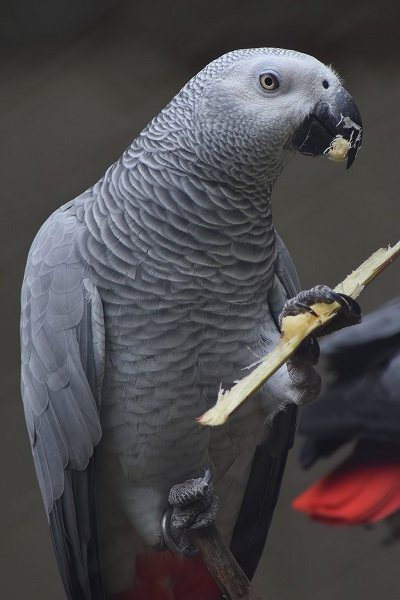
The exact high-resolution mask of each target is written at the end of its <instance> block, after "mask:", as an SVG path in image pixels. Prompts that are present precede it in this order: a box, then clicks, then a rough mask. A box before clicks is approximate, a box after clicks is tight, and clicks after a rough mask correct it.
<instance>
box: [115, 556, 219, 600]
mask: <svg viewBox="0 0 400 600" xmlns="http://www.w3.org/2000/svg"><path fill="white" fill-rule="evenodd" d="M205 598H207V600H220V598H221V591H220V590H219V588H218V586H217V584H216V583H215V581H214V580H213V578H212V577H211V575H210V573H209V572H208V570H207V568H206V566H205V564H204V562H203V560H202V558H200V557H194V558H185V557H184V556H183V555H181V554H173V553H171V552H157V553H152V554H141V555H139V556H138V557H137V559H136V583H135V585H134V586H133V587H132V588H131V589H130V590H127V591H125V592H122V593H120V594H118V595H116V596H114V598H113V600H204V599H205Z"/></svg>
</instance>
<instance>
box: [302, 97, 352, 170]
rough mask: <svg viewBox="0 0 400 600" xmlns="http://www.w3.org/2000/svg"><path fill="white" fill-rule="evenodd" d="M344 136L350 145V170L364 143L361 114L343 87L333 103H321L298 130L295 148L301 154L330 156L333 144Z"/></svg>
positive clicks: (348, 154) (348, 165) (348, 158)
mask: <svg viewBox="0 0 400 600" xmlns="http://www.w3.org/2000/svg"><path fill="white" fill-rule="evenodd" d="M337 136H342V137H343V138H344V139H345V140H347V141H348V142H349V150H348V153H347V168H349V167H351V165H352V164H353V162H354V160H355V159H356V156H357V154H358V151H359V150H360V148H361V141H362V121H361V115H360V111H359V110H358V107H357V105H356V103H355V102H354V100H353V98H352V97H351V96H350V94H349V93H348V92H347V91H346V90H345V89H344V88H343V87H340V88H339V91H338V92H337V94H336V95H335V97H334V99H333V101H332V103H330V104H328V103H325V102H319V103H318V104H317V105H316V106H315V108H314V110H313V111H312V113H311V114H310V115H309V116H308V117H307V118H306V120H305V121H304V122H303V124H302V125H301V126H300V127H299V128H298V129H297V131H296V132H295V134H294V136H293V138H292V146H293V147H294V148H295V149H296V150H298V151H299V152H300V153H301V154H307V155H311V156H321V155H322V154H327V153H328V151H329V149H330V148H331V147H332V142H333V140H334V139H336V138H337Z"/></svg>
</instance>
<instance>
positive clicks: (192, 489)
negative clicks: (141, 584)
mask: <svg viewBox="0 0 400 600" xmlns="http://www.w3.org/2000/svg"><path fill="white" fill-rule="evenodd" d="M168 501H169V504H170V508H169V509H167V510H166V511H165V513H164V515H163V517H162V520H161V534H162V538H163V541H164V543H165V545H166V546H167V547H169V548H171V549H175V550H178V551H179V552H183V554H185V556H194V555H195V554H197V552H198V551H197V549H196V548H195V547H194V546H193V544H192V543H191V540H190V530H191V529H198V528H200V527H208V526H209V525H212V523H214V521H215V519H216V516H217V513H218V506H219V498H218V496H216V495H215V494H214V486H213V484H212V483H211V469H206V472H205V475H204V477H199V478H198V479H188V480H187V481H185V482H183V483H180V484H177V485H174V486H173V487H172V488H171V490H170V492H169V497H168Z"/></svg>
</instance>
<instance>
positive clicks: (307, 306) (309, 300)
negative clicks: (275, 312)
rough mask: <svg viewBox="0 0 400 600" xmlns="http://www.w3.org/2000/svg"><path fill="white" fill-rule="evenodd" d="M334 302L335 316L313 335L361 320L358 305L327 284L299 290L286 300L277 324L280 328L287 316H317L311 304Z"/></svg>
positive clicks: (324, 333) (325, 332)
mask: <svg viewBox="0 0 400 600" xmlns="http://www.w3.org/2000/svg"><path fill="white" fill-rule="evenodd" d="M334 302H336V303H337V304H338V305H339V310H338V313H337V315H336V317H335V318H334V319H332V320H331V321H329V322H328V323H326V324H325V325H322V326H321V327H320V328H319V329H317V330H316V331H315V332H314V333H313V335H314V336H315V337H318V336H320V335H326V334H328V333H333V332H334V331H338V330H339V329H343V328H344V327H349V326H350V325H356V324H357V323H360V322H361V316H362V315H361V308H360V305H359V304H358V302H356V301H355V300H354V299H353V298H351V296H348V295H347V294H342V293H339V292H336V291H334V290H332V289H331V288H330V287H328V286H327V285H317V286H315V287H314V288H312V289H311V290H306V291H303V292H300V293H299V294H298V295H297V296H295V297H294V298H291V299H290V300H288V301H287V302H286V304H285V306H284V307H283V310H282V313H281V315H280V317H279V326H280V328H281V329H282V320H283V319H284V318H285V317H288V316H296V315H299V314H304V313H310V314H312V315H313V316H314V317H318V315H317V313H316V312H315V310H314V309H313V308H312V305H315V304H319V303H324V304H333V303H334Z"/></svg>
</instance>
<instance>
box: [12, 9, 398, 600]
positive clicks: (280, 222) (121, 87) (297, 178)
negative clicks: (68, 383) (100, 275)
mask: <svg viewBox="0 0 400 600" xmlns="http://www.w3.org/2000/svg"><path fill="white" fill-rule="evenodd" d="M399 25H400V3H398V2H389V1H387V0H381V2H379V3H377V2H376V0H375V1H372V0H363V1H358V0H353V1H351V2H349V0H345V1H344V0H336V2H332V3H327V2H321V0H318V1H312V0H303V1H302V2H296V3H292V4H290V3H286V2H276V3H273V2H271V1H270V2H267V1H265V0H263V1H258V0H247V1H246V2H243V1H240V0H230V1H229V2H228V1H227V0H220V1H219V2H216V1H215V0H202V1H201V2H197V1H191V2H188V1H186V2H180V1H173V0H169V1H165V0H147V1H146V2H133V1H132V0H125V1H122V0H121V1H119V0H37V1H36V2H32V1H31V0H2V2H1V5H0V49H1V52H0V83H1V95H0V152H1V159H0V169H1V178H0V181H1V192H2V199H1V205H0V208H1V218H0V225H1V237H0V247H1V253H0V261H1V262H0V265H1V270H2V271H1V281H2V289H3V293H2V295H1V299H2V300H1V301H2V302H3V303H4V305H3V306H2V307H1V310H2V312H1V314H2V315H3V322H2V336H1V340H2V342H1V345H0V349H1V363H0V364H1V371H2V388H3V393H2V401H1V404H0V438H1V448H2V451H1V454H0V460H1V463H0V472H1V485H0V498H1V516H0V555H1V556H0V598H1V599H2V600H22V599H24V598H29V600H63V599H64V594H63V591H62V587H61V584H60V580H59V577H58V572H57V568H56V563H55V559H54V557H53V553H52V548H51V544H50V538H49V534H48V530H47V523H46V519H45V515H44V510H43V508H42V504H41V500H40V497H39V491H38V487H37V484H36V479H35V474H34V470H33V464H32V460H31V456H30V448H29V444H28V438H27V434H26V431H25V424H24V417H23V411H22V406H21V401H20V396H19V333H18V319H19V289H20V282H21V279H22V274H23V268H24V263H25V260H26V255H27V252H28V248H29V245H30V243H31V241H32V238H33V236H34V234H35V233H36V231H37V229H38V228H39V226H40V224H41V223H42V222H43V220H44V219H45V218H46V217H47V216H48V215H49V214H50V213H51V212H52V211H53V210H54V209H56V208H57V207H58V206H60V205H61V204H63V203H64V202H66V201H67V200H69V199H70V198H72V197H74V196H75V195H77V194H79V193H80V192H82V191H83V190H84V189H86V188H87V187H89V186H90V185H91V184H93V183H94V182H95V181H96V180H97V179H98V178H99V177H100V176H101V175H102V174H103V172H104V170H105V169H106V167H108V166H109V165H110V164H111V163H112V162H113V161H114V160H115V159H117V158H118V156H119V155H120V154H121V153H122V151H123V150H124V149H125V148H126V147H127V146H128V145H129V144H130V142H131V141H132V139H133V138H134V137H135V136H136V135H137V133H138V132H139V131H140V130H141V129H142V128H143V127H144V126H145V125H146V124H147V122H148V121H149V120H150V119H151V118H152V117H153V116H154V115H155V114H156V113H157V112H158V111H159V110H160V109H161V108H162V107H163V106H164V105H165V104H166V102H167V101H168V100H169V99H170V98H171V97H172V96H173V95H174V94H175V92H177V91H178V90H179V89H180V87H181V86H182V85H183V84H184V83H185V82H186V81H187V80H188V79H189V78H190V77H191V76H192V75H193V74H194V73H195V72H197V71H198V70H199V69H200V68H201V67H202V66H204V65H205V64H206V63H207V62H209V61H210V60H212V59H213V58H215V57H217V56H218V55H220V54H222V53H224V52H226V51H229V50H232V49H236V48H240V47H255V46H279V47H286V48H294V49H297V50H301V51H303V52H307V53H310V54H313V55H314V56H316V57H317V58H319V59H320V60H322V61H324V62H327V63H331V64H333V66H334V67H335V69H337V70H338V72H339V73H340V74H341V76H342V77H343V78H344V80H345V83H346V87H347V89H348V90H349V91H350V93H351V94H352V95H353V97H354V98H355V100H356V102H357V103H358V105H359V108H360V110H361V113H362V116H363V120H364V125H365V137H364V146H363V149H362V151H361V153H360V155H359V157H358V160H357V161H356V163H355V165H354V166H353V167H352V169H351V170H350V171H346V170H345V168H344V165H343V164H339V165H338V164H334V163H332V162H330V161H328V160H327V159H307V158H304V157H297V158H296V159H295V160H294V161H293V162H292V163H291V165H289V167H288V168H287V169H286V171H285V172H284V174H283V175H282V177H281V179H280V181H279V182H278V184H277V187H276V190H275V195H274V212H275V221H276V225H277V228H278V230H279V232H280V233H281V235H282V237H283V238H284V240H285V242H286V244H287V246H288V247H289V249H290V251H291V254H292V256H293V258H294V260H295V263H296V265H297V268H298V271H299V274H300V277H301V280H302V285H303V287H304V288H306V287H310V286H312V285H314V284H317V283H327V284H329V285H332V286H334V285H335V284H336V283H337V282H339V281H340V280H341V279H343V278H344V276H345V275H346V274H348V273H349V272H350V271H351V270H352V269H353V268H355V267H356V266H358V264H359V263H361V262H362V261H363V260H364V259H365V258H367V257H368V256H369V255H370V254H371V253H372V252H373V251H374V250H375V249H377V248H378V247H380V246H384V245H387V244H388V243H392V244H393V243H395V242H396V241H398V239H399V238H400V227H399V216H400V209H399V206H398V202H399V198H398V196H399V195H398V173H399V166H398V161H399V159H398V155H399V152H398V147H399V138H400V112H399V105H400V78H399V74H400V73H399V68H400V67H399V58H400V36H399V33H398V31H399ZM399 275H400V264H395V265H393V266H391V267H390V269H389V270H388V271H386V273H385V274H384V275H382V276H381V277H380V279H379V280H378V281H376V282H375V283H373V284H372V286H371V287H370V288H369V289H368V290H366V291H365V292H364V293H363V295H362V297H361V304H362V307H363V310H364V312H367V311H368V310H371V309H372V308H375V307H376V306H378V305H379V304H381V303H382V302H383V301H385V300H387V299H389V298H391V297H393V296H395V295H396V294H398V293H399V290H398V281H399ZM297 446H298V444H297ZM296 453H297V449H296V448H295V450H294V452H292V455H291V458H290V461H289V465H288V468H287V471H286V475H285V481H284V485H283V489H282V493H281V496H280V500H279V504H278V508H277V510H276V515H275V518H274V521H273V525H272V529H271V534H270V538H269V543H268V545H267V549H266V552H265V554H264V558H263V561H262V564H261V565H260V568H259V570H258V574H257V576H256V580H255V582H256V586H257V590H258V592H259V593H260V595H261V597H262V598H263V599H265V600H293V599H294V598H296V600H306V599H307V600H333V599H337V598H341V599H342V600H347V599H349V600H350V599H351V600H375V599H376V598H378V597H379V598H384V599H385V600H391V599H395V598H399V597H400V574H399V568H398V563H399V555H400V546H398V545H397V546H391V547H384V546H383V545H382V543H381V541H382V539H383V537H384V531H383V528H382V527H379V526H378V527H377V528H375V529H374V530H372V531H366V530H363V529H351V530H349V529H327V528H325V527H324V526H321V525H317V524H314V523H311V522H309V521H308V520H307V519H306V518H305V517H304V516H302V515H299V514H296V513H294V512H293V511H292V509H291V507H290V504H291V500H292V498H293V497H294V496H295V495H296V494H298V493H299V492H300V491H302V490H303V489H304V488H305V487H306V486H307V485H308V483H309V482H310V481H311V480H313V479H315V477H316V476H317V474H320V473H322V472H325V471H326V465H323V466H320V467H318V468H316V469H314V470H313V472H312V473H307V474H304V473H302V472H300V470H299V468H298V466H297V461H296Z"/></svg>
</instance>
